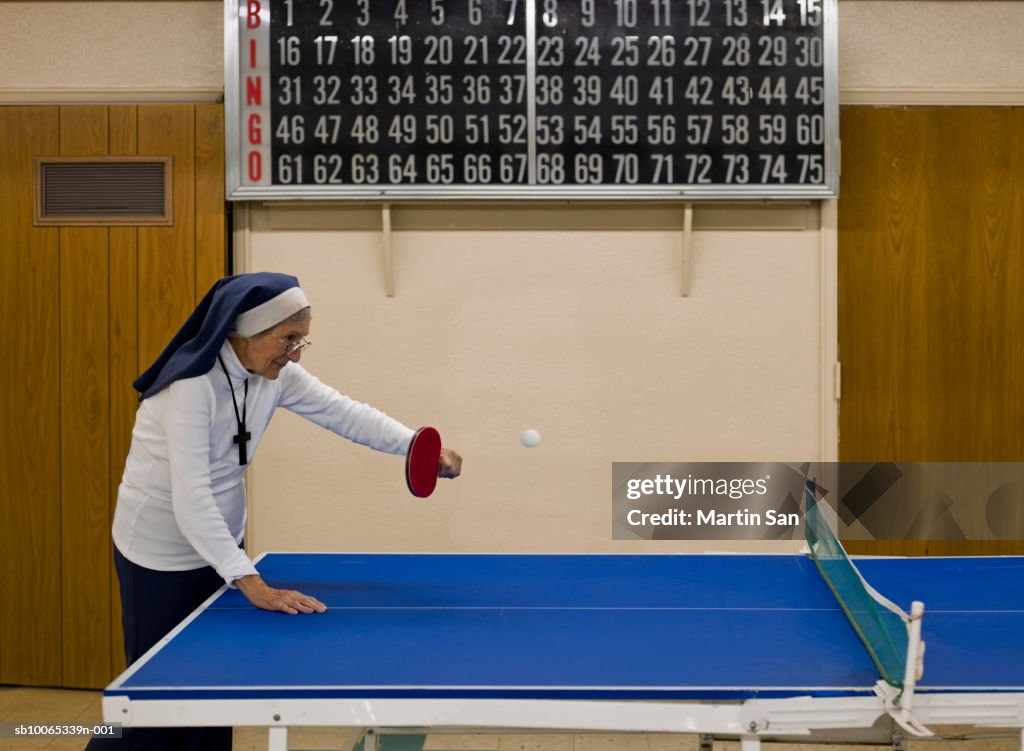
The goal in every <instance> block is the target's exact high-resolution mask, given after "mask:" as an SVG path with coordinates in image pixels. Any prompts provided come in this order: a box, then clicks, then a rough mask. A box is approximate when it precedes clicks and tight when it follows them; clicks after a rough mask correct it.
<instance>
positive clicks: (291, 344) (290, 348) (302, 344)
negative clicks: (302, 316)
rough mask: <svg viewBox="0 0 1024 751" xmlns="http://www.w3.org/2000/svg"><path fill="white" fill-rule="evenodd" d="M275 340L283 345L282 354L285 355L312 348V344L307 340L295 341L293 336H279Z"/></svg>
mask: <svg viewBox="0 0 1024 751" xmlns="http://www.w3.org/2000/svg"><path fill="white" fill-rule="evenodd" d="M277 339H278V341H280V342H281V344H283V345H284V353H285V354H286V355H292V354H295V353H296V352H305V351H306V350H307V349H309V348H310V347H312V346H313V342H311V341H309V340H308V339H296V338H295V337H294V336H279V337H277Z"/></svg>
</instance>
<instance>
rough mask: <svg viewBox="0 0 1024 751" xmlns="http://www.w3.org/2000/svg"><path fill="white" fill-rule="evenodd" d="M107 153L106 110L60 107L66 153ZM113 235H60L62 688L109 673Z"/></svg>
mask: <svg viewBox="0 0 1024 751" xmlns="http://www.w3.org/2000/svg"><path fill="white" fill-rule="evenodd" d="M107 148H108V135H107V108H106V107H62V108H61V110H60V149H61V156H104V155H106V154H107ZM107 233H108V231H107V229H106V228H105V227H63V228H61V230H60V321H61V325H60V341H61V357H60V360H61V368H60V378H61V542H62V550H63V559H62V562H61V574H62V576H61V578H62V581H63V608H62V618H63V628H64V639H63V650H64V659H63V679H62V681H61V685H63V686H81V687H89V686H93V685H96V684H97V683H101V682H102V681H103V680H104V679H105V678H106V677H107V672H108V670H109V669H110V636H109V635H110V608H109V607H107V606H106V605H107V603H109V602H110V599H111V598H110V576H109V571H110V566H111V549H110V544H109V539H110V498H109V496H110V477H109V474H110V459H109V439H108V435H109V430H110V393H109V392H110V388H109V383H110V371H109V356H110V355H109V353H110V338H109V329H108V318H109V313H108V300H109V294H108V283H107V280H108V277H109V268H108V267H109V262H108V258H107V256H108V236H107ZM98 603H103V605H104V607H97V604H98Z"/></svg>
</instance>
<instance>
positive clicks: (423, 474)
mask: <svg viewBox="0 0 1024 751" xmlns="http://www.w3.org/2000/svg"><path fill="white" fill-rule="evenodd" d="M440 469H441V434H440V433H438V432H437V431H436V430H435V429H434V428H420V429H419V430H417V431H416V435H414V436H413V437H412V443H410V444H409V453H408V454H406V455H405V484H406V485H408V486H409V492H410V493H412V494H413V495H414V496H416V497H417V498H426V497H427V496H428V495H430V494H431V493H433V492H434V488H435V487H436V486H437V474H438V472H439V471H440Z"/></svg>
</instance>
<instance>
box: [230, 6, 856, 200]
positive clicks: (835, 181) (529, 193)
mask: <svg viewBox="0 0 1024 751" xmlns="http://www.w3.org/2000/svg"><path fill="white" fill-rule="evenodd" d="M535 3H536V0H526V13H527V21H526V23H527V28H526V34H527V54H528V60H527V80H528V91H529V92H532V91H533V87H532V86H530V85H529V82H532V81H533V79H534V78H535V76H536V61H535V59H534V55H535V44H533V43H532V42H533V40H534V35H535V31H534V19H535ZM268 4H269V0H263V2H262V3H261V5H262V7H263V10H262V11H261V12H262V14H263V15H265V16H266V18H267V20H269V11H268V10H267V9H266V8H267V5H268ZM244 6H245V0H225V2H224V35H225V38H224V76H225V78H224V106H225V127H224V135H225V147H226V162H225V179H226V192H225V195H226V197H227V199H228V200H231V201H245V200H255V201H268V200H288V201H296V200H312V201H325V200H326V201H330V200H338V199H343V200H352V201H363V202H367V201H369V202H390V201H418V202H422V201H518V200H531V201H537V200H541V201H543V200H561V201H565V200H571V201H586V200H600V201H694V200H735V199H758V200H783V201H786V200H790V201H791V200H797V199H827V198H836V197H837V196H838V194H839V174H840V144H839V31H838V27H839V18H838V0H822V13H823V16H822V23H823V29H822V35H823V41H824V60H823V63H824V65H823V69H824V88H825V99H824V105H823V107H824V116H825V128H824V156H825V167H824V171H825V181H824V183H823V184H822V185H803V186H797V185H757V186H751V185H742V186H740V185H726V184H711V185H683V186H659V185H652V184H646V185H645V184H639V185H591V186H577V185H565V186H553V185H465V184H463V185H449V186H442V185H428V184H415V185H391V184H377V185H359V186H355V185H263V186H245V185H243V184H242V172H241V146H242V142H241V130H242V128H243V127H244V126H243V123H242V117H241V107H240V96H241V95H242V87H241V85H240V78H239V76H240V73H241V67H240V65H239V60H240V54H241V52H242V50H241V49H240V44H239V33H240V31H241V23H240V13H241V10H242V8H243V7H244ZM527 108H528V110H527V116H528V133H529V136H528V137H529V138H530V141H531V143H532V142H533V138H534V133H535V126H536V111H535V110H536V107H535V103H534V97H532V96H531V97H529V98H528V101H527ZM269 131H270V126H269V118H268V125H267V132H268V133H269ZM271 137H272V136H271ZM267 149H268V151H269V149H270V147H269V146H268V147H267ZM530 151H531V158H530V159H529V163H528V169H529V173H530V177H531V179H532V178H533V177H534V176H535V175H534V173H535V169H536V159H535V158H532V157H533V156H534V154H533V152H535V146H533V147H532V148H531V149H530Z"/></svg>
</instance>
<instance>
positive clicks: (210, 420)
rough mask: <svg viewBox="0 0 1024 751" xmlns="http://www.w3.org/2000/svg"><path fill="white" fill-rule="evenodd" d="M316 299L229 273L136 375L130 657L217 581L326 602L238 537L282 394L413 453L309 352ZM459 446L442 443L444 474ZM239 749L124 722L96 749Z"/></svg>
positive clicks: (192, 731)
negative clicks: (255, 556) (296, 585)
mask: <svg viewBox="0 0 1024 751" xmlns="http://www.w3.org/2000/svg"><path fill="white" fill-rule="evenodd" d="M311 320H312V316H311V313H310V305H309V302H308V301H307V299H306V296H305V294H303V291H302V289H301V288H300V287H299V282H298V279H296V278H295V277H293V276H288V275H285V274H275V273H266V272H261V273H254V274H239V275H236V276H229V277H226V278H224V279H221V280H220V281H218V282H217V283H216V284H214V285H213V287H212V288H211V289H210V291H209V292H208V293H207V294H206V296H205V297H204V298H203V299H202V301H201V302H200V303H199V305H198V306H197V307H196V309H195V311H194V312H193V313H192V315H191V316H190V317H189V318H188V320H187V321H186V322H185V324H184V326H182V328H181V330H180V331H178V333H177V334H175V336H174V337H173V338H172V339H171V341H170V343H169V344H168V345H167V347H166V348H165V349H164V351H163V352H162V353H161V354H160V356H159V357H157V359H156V361H155V362H154V363H153V364H152V365H151V366H150V367H149V369H148V370H146V372H144V373H143V374H142V375H141V376H139V378H138V379H137V380H136V381H135V383H134V384H133V386H134V387H135V389H136V390H137V391H138V392H139V393H140V397H139V401H140V404H139V408H138V412H137V414H136V417H135V428H134V430H133V432H132V442H131V448H130V450H129V452H128V459H127V461H126V463H125V469H124V476H123V478H122V480H121V484H120V486H119V487H118V495H117V508H116V510H115V512H114V523H113V530H112V531H113V538H114V565H115V567H116V569H117V574H118V579H119V581H120V585H121V612H122V621H123V625H124V639H125V656H126V658H127V660H128V664H131V663H133V662H134V661H135V660H137V659H138V658H139V657H141V656H142V655H143V654H144V653H145V652H147V651H148V650H149V649H150V648H151V647H152V646H153V645H154V644H156V642H158V641H159V640H160V639H161V638H162V637H163V636H164V635H166V634H167V633H168V632H169V631H170V630H171V629H172V628H174V626H176V625H177V624H178V623H179V622H180V621H182V620H183V619H184V618H185V617H186V616H187V615H188V614H189V613H190V612H192V611H193V610H194V609H195V608H197V607H198V606H199V605H200V604H201V603H202V602H203V601H204V600H206V599H207V598H208V597H209V596H210V595H211V594H213V593H214V592H215V591H216V590H217V589H219V588H220V587H221V586H223V585H224V584H225V583H227V584H228V585H229V586H231V587H236V588H238V589H239V590H240V591H241V592H242V593H243V594H244V595H245V596H246V597H247V598H248V599H249V601H250V602H252V604H253V605H255V606H256V607H258V608H262V609H265V610H272V611H278V612H280V613H286V614H289V615H299V614H313V613H322V612H324V611H325V610H326V606H325V605H324V604H323V603H322V602H320V601H319V600H317V599H316V598H315V597H312V596H310V595H307V594H304V593H302V592H297V591H294V590H288V589H278V588H276V587H274V582H272V581H271V582H266V581H264V580H263V579H262V578H261V577H260V575H259V573H258V572H257V570H256V568H255V566H254V565H253V563H252V561H251V560H250V559H249V558H248V556H247V555H246V554H245V551H244V550H243V548H242V535H243V530H244V528H245V516H246V504H245V486H244V484H243V482H242V480H243V475H244V473H245V470H246V467H247V466H248V465H249V463H250V462H252V460H253V457H254V456H255V453H256V449H257V447H258V446H259V444H260V439H261V438H262V437H263V434H264V432H265V431H266V429H267V425H269V423H270V418H271V417H272V416H273V415H274V412H275V410H276V409H277V408H278V407H284V408H285V409H288V410H291V411H292V412H294V413H296V414H298V415H301V416H302V417H304V418H306V419H307V420H310V421H311V422H314V423H316V424H317V425H320V426H322V427H324V428H327V429H328V430H331V431H333V432H334V433H337V434H338V435H340V436H342V437H344V438H347V439H349V440H350V441H353V442H355V443H358V444H361V445H364V446H368V447H370V448H372V449H375V450H377V451H383V452H386V453H389V454H399V455H403V454H405V453H406V451H407V449H408V448H409V444H410V441H411V440H412V438H413V435H414V431H413V430H412V429H411V428H409V427H407V426H405V425H403V424H402V423H401V422H399V421H398V420H395V419H394V418H391V417H389V416H388V415H386V414H384V413H383V412H381V411H379V410H377V409H374V408H373V407H370V406H368V405H366V404H362V403H360V402H357V401H355V400H353V399H350V398H349V397H347V396H344V395H342V394H340V393H338V392H337V391H336V390H334V389H333V388H331V387H330V386H327V385H325V384H324V383H321V382H320V381H319V380H318V379H317V378H315V377H314V376H312V375H311V374H310V373H308V372H307V371H306V370H305V369H304V368H303V367H302V366H301V365H300V364H299V361H300V359H301V357H302V353H303V352H304V351H305V350H306V349H308V348H309V347H310V345H311V342H310V341H309V339H308V338H307V337H308V336H309V329H310V322H311ZM461 465H462V459H461V457H460V456H459V455H458V453H456V452H455V451H453V450H451V449H448V448H445V449H443V450H442V452H441V466H440V469H439V475H440V476H441V477H448V478H452V477H457V476H458V475H459V473H460V471H461ZM111 747H113V748H131V749H146V751H150V750H156V749H195V750H198V749H204V750H205V749H210V750H211V751H212V750H213V749H217V750H220V751H230V749H231V729H230V728H174V729H165V728H126V729H125V731H124V737H122V738H121V739H110V740H104V741H100V740H99V739H95V740H94V741H93V742H91V743H90V744H89V746H88V748H89V749H100V748H111Z"/></svg>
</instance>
